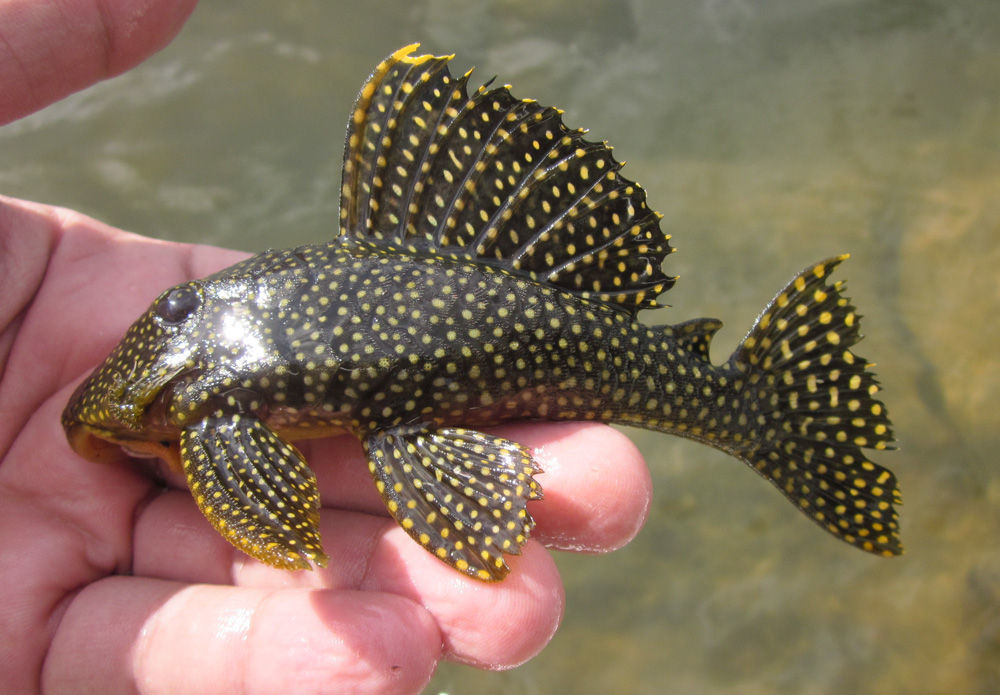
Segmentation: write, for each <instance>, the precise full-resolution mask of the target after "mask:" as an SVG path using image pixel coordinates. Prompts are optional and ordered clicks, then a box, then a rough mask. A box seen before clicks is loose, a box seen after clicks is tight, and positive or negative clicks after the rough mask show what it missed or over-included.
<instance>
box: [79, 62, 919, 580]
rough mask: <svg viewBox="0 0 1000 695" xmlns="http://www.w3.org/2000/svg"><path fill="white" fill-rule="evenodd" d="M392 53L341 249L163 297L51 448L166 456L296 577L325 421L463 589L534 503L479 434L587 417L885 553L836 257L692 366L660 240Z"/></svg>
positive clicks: (531, 144)
mask: <svg viewBox="0 0 1000 695" xmlns="http://www.w3.org/2000/svg"><path fill="white" fill-rule="evenodd" d="M413 48H414V47H407V48H404V49H401V50H400V51H397V53H395V54H393V55H392V56H390V57H389V58H387V59H386V60H385V61H383V63H381V64H380V65H379V66H378V67H377V68H376V70H375V72H374V73H373V75H372V76H371V77H370V78H369V81H368V82H367V83H366V85H365V86H364V87H363V89H362V91H361V93H360V95H359V97H358V101H357V104H356V106H355V110H354V112H353V114H352V117H351V120H350V122H349V125H348V139H347V148H346V152H345V164H344V184H343V191H342V200H341V231H340V234H339V236H338V237H337V238H336V239H334V240H333V241H331V242H330V243H326V244H318V245H311V246H302V247H299V248H295V249H286V250H276V251H268V252H265V253H263V254H260V255H258V256H255V257H253V258H251V259H248V260H246V261H244V262H242V263H239V264H237V265H235V266H233V267H231V268H228V269H226V270H223V271H220V272H218V273H216V274H214V275H212V276H209V277H207V278H205V279H202V280H196V281H192V282H189V283H185V284H182V285H178V286H177V287H174V288H170V289H168V290H167V291H165V292H164V293H163V294H162V295H161V296H160V297H159V298H158V299H157V300H156V301H155V302H154V303H153V305H152V306H151V307H150V309H149V310H148V311H147V312H146V313H145V314H144V315H143V316H142V317H140V318H139V319H138V320H137V321H136V322H135V324H133V326H132V327H131V328H130V329H129V331H128V332H127V334H126V335H125V337H124V338H123V340H122V342H121V343H120V344H119V345H118V346H117V347H116V348H115V350H114V351H113V352H112V354H111V355H110V356H109V357H108V359H107V360H106V361H105V363H104V364H103V365H101V366H100V367H98V368H97V370H95V372H94V373H93V374H92V375H91V376H90V378H89V379H88V380H86V381H85V382H84V383H83V384H81V386H80V387H79V388H78V389H77V391H76V393H75V394H74V395H73V397H72V398H71V401H70V403H69V405H68V406H67V408H66V411H65V413H64V416H63V422H64V426H65V428H66V431H67V435H68V437H69V439H70V442H71V443H72V444H73V446H74V448H76V449H77V451H79V452H80V453H82V454H84V455H86V456H88V457H89V458H93V459H100V458H101V451H102V447H105V446H108V445H120V446H122V447H124V448H125V449H126V450H128V451H131V452H133V453H137V454H140V455H157V456H161V457H163V458H165V459H167V460H168V461H170V462H173V463H174V464H175V465H176V466H177V467H178V468H180V469H182V470H183V471H184V473H185V475H186V477H187V480H188V484H189V487H190V489H191V492H192V495H193V496H194V498H195V500H196V502H197V503H198V505H199V507H200V508H201V510H202V512H203V513H204V514H205V516H206V517H207V518H208V519H209V521H211V523H212V524H213V525H214V526H215V527H216V528H217V529H218V530H219V531H220V533H222V534H223V535H224V536H225V537H226V538H227V539H229V540H230V541H231V542H232V543H233V544H234V545H236V546H237V547H239V548H241V549H242V550H244V551H246V552H247V553H249V554H250V555H252V556H254V557H256V558H258V559H260V560H262V561H264V562H267V563H269V564H272V565H275V566H278V567H284V568H289V569H295V568H307V567H309V566H311V563H313V564H319V565H323V564H325V563H326V561H327V558H326V556H325V554H324V553H323V550H322V544H321V541H320V538H319V535H318V530H317V524H318V515H319V495H318V492H317V488H316V481H315V477H314V476H313V474H312V472H311V471H310V470H309V468H308V465H307V464H306V462H305V461H304V459H303V457H302V455H301V454H300V453H299V452H298V450H297V449H296V448H295V447H294V445H293V444H292V443H291V442H292V441H293V440H296V439H302V438H308V437H319V436H327V435H329V434H333V433H337V432H350V433H353V434H354V435H356V436H357V437H358V438H359V439H361V441H362V442H363V443H364V446H365V449H366V452H367V455H368V460H369V470H370V471H371V474H372V477H373V479H374V481H375V484H376V486H377V488H378V490H379V492H380V494H381V495H382V498H383V500H384V501H385V503H386V506H387V508H388V510H389V512H390V513H391V514H392V515H393V516H394V517H395V518H396V520H397V521H398V522H399V523H400V524H401V525H402V526H403V528H405V529H406V530H407V532H408V533H409V534H410V535H411V536H412V537H413V538H414V539H415V540H417V541H418V542H419V543H420V544H421V545H423V546H424V547H425V548H427V549H428V550H429V551H430V552H432V553H434V554H435V555H436V556H437V557H439V558H441V559H442V560H444V561H445V562H447V563H449V564H450V565H452V566H453V567H455V568H456V569H458V570H460V571H462V572H464V573H466V574H468V575H470V576H473V577H476V578H478V579H482V580H488V581H489V580H498V579H502V578H503V577H504V576H506V574H507V573H508V571H509V568H508V565H507V563H506V561H505V559H504V556H505V555H510V554H517V553H518V551H519V548H520V547H521V546H522V545H523V544H524V542H525V541H526V540H527V538H528V536H529V534H530V532H531V529H532V527H533V521H532V519H531V515H530V514H529V513H528V510H527V503H528V502H529V501H532V500H536V499H540V498H541V488H540V486H539V484H538V483H537V481H535V480H534V478H533V475H534V474H535V473H537V472H538V471H539V468H538V467H537V465H536V464H535V463H534V461H533V460H532V458H531V454H530V452H529V451H528V450H526V449H525V448H524V447H522V446H520V445H518V444H516V443H515V442H511V441H508V440H505V439H502V438H498V437H495V436H492V435H487V434H483V433H482V432H481V431H480V430H481V429H482V428H488V427H490V426H492V425H496V424H498V423H501V422H504V421H508V420H519V419H541V420H600V421H603V422H609V423H618V424H626V425H633V426H638V427H644V428H647V429H652V430H657V431H661V432H667V433H671V434H677V435H681V436H685V437H688V438H692V439H696V440H699V441H702V442H704V443H707V444H710V445H712V446H714V447H717V448H719V449H721V450H723V451H726V452H727V453H730V454H732V455H734V456H736V457H738V458H740V459H742V460H743V461H745V462H746V463H748V464H749V465H751V466H752V467H753V468H755V469H756V470H757V471H758V472H760V473H761V474H762V475H764V476H765V477H766V478H768V479H770V480H771V481H772V482H773V483H774V484H775V485H776V486H777V487H778V488H779V489H780V490H781V491H782V492H783V493H784V494H785V495H786V496H787V497H788V498H789V499H791V500H792V501H793V502H794V503H795V504H796V506H798V507H799V508H800V509H801V510H802V511H803V512H804V513H806V514H807V515H808V516H810V518H812V519H813V520H814V521H815V522H817V523H818V524H820V525H821V526H823V527H824V528H825V529H827V530H828V531H830V532H831V533H833V534H834V535H837V536H838V537H840V538H842V539H844V540H846V541H848V542H849V543H852V544H854V545H856V546H858V547H860V548H862V549H864V550H868V551H870V552H875V553H879V554H883V555H893V554H896V553H898V552H900V545H899V540H898V535H897V521H896V513H895V510H894V508H893V504H894V503H897V502H898V501H899V496H898V489H897V487H896V482H895V478H894V476H893V475H892V473H890V472H889V471H888V470H886V469H884V468H882V467H881V466H878V465H877V464H874V463H873V462H871V461H869V460H868V458H867V457H866V456H865V455H864V454H863V452H862V449H866V448H873V449H883V448H886V447H887V446H888V445H889V443H890V442H891V441H892V433H891V425H890V423H889V420H888V417H887V415H886V412H885V408H884V406H883V405H882V403H881V402H880V401H878V400H876V399H875V398H874V394H875V393H876V391H877V384H876V382H875V379H874V377H873V376H872V375H871V373H870V371H869V370H868V365H867V363H866V362H865V361H864V360H863V359H861V358H858V357H857V356H856V355H854V353H853V352H851V350H850V347H851V346H852V345H853V344H854V343H855V342H856V341H857V340H858V339H859V334H858V326H857V316H856V313H855V310H854V307H853V306H852V305H851V303H850V302H849V301H848V300H847V299H846V298H845V297H843V295H842V293H841V290H842V284H841V283H839V282H831V281H830V280H829V275H830V272H831V271H832V270H833V269H834V268H835V267H836V266H837V264H839V263H840V262H841V261H842V260H843V258H845V257H839V258H834V259H830V260H828V261H825V262H823V263H819V264H816V265H814V266H812V267H810V268H808V269H806V270H805V271H803V272H802V273H800V274H799V275H797V276H796V277H795V278H793V280H792V281H791V282H790V283H789V284H788V285H787V286H786V287H785V288H784V289H783V290H782V291H781V292H779V293H778V295H776V297H775V298H774V300H772V302H771V303H770V304H769V305H768V307H767V308H765V310H764V312H762V314H761V315H760V316H759V317H758V320H757V322H756V324H755V325H754V327H753V328H752V329H751V331H750V332H749V333H748V335H747V337H746V338H745V339H744V340H743V341H742V343H741V344H740V346H739V347H738V349H737V350H736V351H735V352H734V353H733V355H732V357H730V359H729V360H728V361H727V362H725V363H723V364H721V365H714V364H712V363H711V361H710V360H709V343H710V340H711V338H712V336H713V334H714V333H715V332H716V331H717V330H718V328H719V327H720V326H721V323H720V322H719V321H717V320H714V319H695V320H692V321H687V322H685V323H681V324H678V325H673V326H669V325H668V326H646V325H644V324H642V323H641V322H639V320H638V318H637V313H638V311H639V310H641V309H643V308H650V307H654V306H656V302H655V299H656V297H657V296H658V295H659V294H661V293H662V292H663V291H665V290H666V289H669V287H670V286H671V285H672V283H673V280H674V279H673V278H670V277H668V276H666V275H664V274H663V272H662V270H661V268H660V265H661V263H662V261H663V259H664V257H665V256H666V255H667V254H668V253H670V252H671V251H672V249H671V247H670V245H669V242H668V237H667V236H666V235H664V234H663V233H662V232H661V231H660V228H659V220H660V216H659V215H658V214H657V213H655V212H653V211H651V210H650V209H649V208H648V207H647V206H646V202H645V193H644V192H643V191H642V189H641V188H640V187H639V186H638V185H637V184H635V183H633V182H631V181H629V180H627V179H625V178H623V177H621V176H620V175H619V174H618V170H619V169H620V167H621V165H620V164H619V163H617V162H616V161H615V160H614V158H613V157H612V156H611V153H610V149H609V148H608V147H607V146H606V145H604V144H603V143H592V142H589V141H587V140H585V139H584V138H583V133H582V131H574V130H570V129H568V128H566V127H565V126H564V125H563V124H562V121H561V118H560V114H559V112H558V111H556V110H555V109H552V108H548V107H542V106H540V105H538V104H537V103H535V102H533V101H528V100H517V99H515V98H513V97H512V96H511V94H510V92H509V89H508V88H506V87H502V88H496V89H492V90H488V89H487V88H486V87H482V88H480V89H479V90H478V91H477V92H475V94H474V95H472V96H471V97H470V96H469V95H468V94H467V90H466V82H467V80H468V77H469V74H468V73H466V75H464V76H463V77H462V78H459V79H457V80H456V79H455V78H452V77H451V75H450V74H449V72H448V70H447V61H448V58H436V57H432V56H412V55H411V52H412V49H413Z"/></svg>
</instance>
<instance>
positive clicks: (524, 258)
mask: <svg viewBox="0 0 1000 695" xmlns="http://www.w3.org/2000/svg"><path fill="white" fill-rule="evenodd" d="M415 48H416V45H412V46H406V47H404V48H401V49H400V50H398V51H396V52H395V53H394V54H392V55H391V56H389V57H388V58H386V59H385V60H384V61H382V62H381V63H380V64H379V65H378V66H377V67H376V68H375V71H374V72H373V73H372V75H371V77H370V78H369V80H368V82H367V83H366V84H365V86H364V87H363V88H362V89H361V92H360V94H359V95H358V99H357V102H356V103H355V107H354V112H353V113H352V115H351V119H350V122H349V124H348V130H347V146H346V151H345V153H344V176H343V186H342V192H341V207H340V224H341V230H340V231H341V235H342V236H348V237H354V238H357V239H366V240H369V241H376V242H385V243H389V244H392V245H399V246H401V247H403V248H410V249H414V250H421V251H424V252H432V253H436V254H440V255H442V256H446V257H456V258H458V257H460V258H475V259H479V260H482V261H486V262H490V263H494V264H497V265H502V266H503V267H505V268H509V269H511V270H514V271H519V272H522V273H525V274H527V275H529V276H531V277H532V278H534V279H536V280H538V281H541V282H547V283H549V284H552V285H555V286H557V287H560V288H562V289H566V290H569V291H571V292H575V293H577V294H579V295H580V296H583V297H588V298H592V299H597V300H601V301H604V302H608V303H612V304H616V305H619V306H622V307H623V308H626V309H628V310H629V311H633V312H634V311H638V310H639V309H644V308H652V307H655V306H657V304H656V301H655V299H656V296H657V295H659V294H660V293H661V292H663V291H665V290H667V289H669V288H670V286H671V285H672V284H673V282H674V279H673V278H670V277H667V276H666V275H664V274H663V272H662V270H661V269H660V265H661V264H662V262H663V259H664V257H665V256H666V255H667V254H669V253H670V252H671V251H672V250H673V249H672V248H671V247H670V244H669V241H668V239H669V237H667V236H666V235H664V234H663V232H662V231H661V230H660V226H659V220H660V215H659V214H658V213H656V212H653V211H652V210H650V209H649V208H648V207H647V206H646V194H645V191H643V189H642V188H641V187H640V186H639V185H638V184H636V183H634V182H632V181H629V180H628V179H625V178H623V177H621V176H619V175H618V170H619V169H620V168H621V166H622V165H621V164H620V163H619V162H617V161H615V159H614V157H613V156H612V154H611V148H609V147H608V146H607V145H606V144H604V143H596V142H589V141H587V140H585V139H584V138H583V134H584V131H582V130H570V129H569V128H567V127H566V126H565V125H564V124H563V122H562V118H561V116H560V114H561V112H560V111H558V110H557V109H554V108H552V107H545V106H541V105H539V104H538V103H537V102H535V101H532V100H529V99H516V98H515V97H514V96H512V95H511V93H510V90H509V88H508V87H506V86H504V87H497V88H493V89H489V88H488V85H484V86H482V87H480V88H479V89H478V90H477V91H476V92H475V94H473V95H472V96H471V97H470V96H469V95H468V92H467V89H466V85H467V83H468V80H469V76H470V74H471V71H470V72H467V73H465V74H464V75H463V76H462V77H460V78H457V79H455V78H453V77H452V76H451V74H450V73H449V71H448V67H447V63H448V61H449V60H451V56H443V57H440V56H439V57H436V56H430V55H422V56H413V55H411V53H412V52H413V50H414V49H415Z"/></svg>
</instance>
